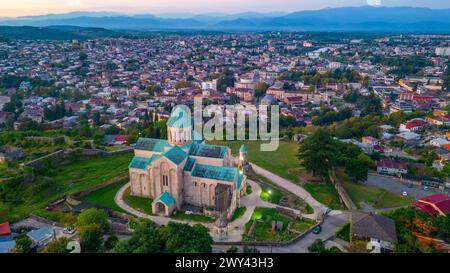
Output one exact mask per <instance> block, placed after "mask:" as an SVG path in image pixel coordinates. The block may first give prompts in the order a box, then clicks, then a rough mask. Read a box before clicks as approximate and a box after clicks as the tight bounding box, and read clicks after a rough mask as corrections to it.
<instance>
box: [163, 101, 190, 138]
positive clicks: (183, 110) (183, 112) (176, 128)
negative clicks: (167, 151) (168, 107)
mask: <svg viewBox="0 0 450 273" xmlns="http://www.w3.org/2000/svg"><path fill="white" fill-rule="evenodd" d="M190 113H191V111H190V109H189V108H188V107H187V106H184V105H178V106H176V107H175V108H174V109H173V111H172V114H171V115H170V118H169V120H168V121H167V138H168V142H169V144H170V145H173V146H184V145H188V144H191V143H192V118H191V114H190Z"/></svg>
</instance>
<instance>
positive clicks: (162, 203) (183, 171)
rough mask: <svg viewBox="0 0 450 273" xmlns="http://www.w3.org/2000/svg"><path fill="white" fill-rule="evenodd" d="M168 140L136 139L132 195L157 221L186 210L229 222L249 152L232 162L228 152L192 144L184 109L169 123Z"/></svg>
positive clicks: (177, 110) (243, 182) (240, 191)
mask: <svg viewBox="0 0 450 273" xmlns="http://www.w3.org/2000/svg"><path fill="white" fill-rule="evenodd" d="M167 135H168V139H167V140H162V139H150V138H139V139H138V141H137V143H136V146H135V150H134V154H135V156H134V158H133V160H132V161H131V163H130V165H129V172H130V181H131V194H132V195H133V196H139V197H144V198H148V199H151V200H153V201H152V204H151V205H152V209H153V213H154V214H157V215H162V216H169V215H170V214H171V213H172V212H173V211H174V210H183V209H184V208H186V207H188V208H195V209H197V210H199V211H201V212H203V213H207V214H212V215H216V216H221V217H226V218H231V216H232V215H233V212H234V210H235V209H236V208H237V207H238V206H239V199H240V197H241V196H242V195H243V194H244V193H245V189H246V176H245V175H244V174H243V172H242V171H241V169H242V168H240V166H242V164H243V162H247V147H246V146H245V145H244V146H242V147H241V149H240V157H239V159H236V158H235V157H233V156H232V155H231V151H230V148H228V147H226V146H217V145H207V144H205V143H204V141H202V140H193V127H192V119H191V116H190V113H188V111H186V110H185V109H183V108H182V107H177V108H175V110H174V111H173V112H172V115H171V117H170V118H169V120H168V121H167ZM149 205H150V204H149Z"/></svg>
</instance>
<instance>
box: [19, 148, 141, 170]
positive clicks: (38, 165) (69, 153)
mask: <svg viewBox="0 0 450 273" xmlns="http://www.w3.org/2000/svg"><path fill="white" fill-rule="evenodd" d="M132 151H133V148H131V147H130V148H127V149H123V150H118V151H111V152H110V151H104V150H100V149H83V148H76V149H72V150H58V151H56V152H53V153H51V154H48V155H45V156H42V157H40V158H37V159H34V160H31V161H29V162H25V163H22V164H21V166H22V167H31V168H33V170H40V169H42V168H44V167H46V166H48V165H52V164H69V163H70V162H72V161H73V157H74V156H81V157H96V156H98V157H100V156H112V155H120V154H127V153H131V152H132Z"/></svg>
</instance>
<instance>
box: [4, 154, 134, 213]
mask: <svg viewBox="0 0 450 273" xmlns="http://www.w3.org/2000/svg"><path fill="white" fill-rule="evenodd" d="M132 157H133V155H132V154H131V153H130V154H123V155H115V156H109V157H103V158H95V159H79V160H75V161H74V162H72V163H71V164H69V165H60V166H58V165H56V166H51V167H47V168H45V169H43V170H41V171H39V172H37V173H36V174H35V175H36V179H35V181H34V182H32V183H18V184H15V185H14V184H11V185H7V187H8V188H7V189H6V191H7V193H6V194H5V197H4V200H7V201H8V202H7V203H6V204H5V203H3V204H0V208H1V207H5V206H6V207H8V208H7V213H6V215H1V216H0V218H1V219H8V220H14V219H20V218H22V217H25V216H27V215H29V214H30V213H31V212H33V211H35V210H37V209H40V208H44V207H45V206H46V205H48V204H49V203H51V202H54V201H56V200H58V199H60V198H62V197H64V196H67V195H71V194H76V193H78V192H81V191H83V190H86V189H89V188H92V187H94V186H96V185H98V184H101V183H103V182H105V181H108V180H110V179H113V178H116V177H118V176H124V175H127V173H128V164H129V163H130V161H131V159H132ZM1 219H0V220H1Z"/></svg>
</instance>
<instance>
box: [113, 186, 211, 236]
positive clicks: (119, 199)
mask: <svg viewBox="0 0 450 273" xmlns="http://www.w3.org/2000/svg"><path fill="white" fill-rule="evenodd" d="M129 187H130V183H127V184H125V185H123V186H122V188H120V190H119V191H118V192H117V193H116V196H115V197H114V202H116V204H117V205H118V206H119V207H120V208H121V209H123V210H124V211H126V212H128V213H130V214H132V215H134V216H137V217H140V218H144V219H149V220H152V221H153V222H155V223H156V224H158V225H167V224H168V223H169V222H177V223H184V224H189V225H195V224H199V222H193V221H182V220H175V219H171V218H168V217H163V216H156V215H150V214H146V213H143V212H141V211H138V210H137V209H134V208H132V207H130V206H128V205H127V204H126V203H125V201H124V200H123V195H124V193H125V191H126V190H127V189H128V188H129ZM149 206H151V203H150V201H149ZM201 224H202V225H204V226H206V227H208V228H210V227H212V226H213V225H214V224H213V223H203V222H202V223H201Z"/></svg>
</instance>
